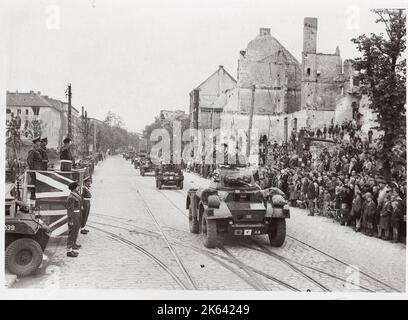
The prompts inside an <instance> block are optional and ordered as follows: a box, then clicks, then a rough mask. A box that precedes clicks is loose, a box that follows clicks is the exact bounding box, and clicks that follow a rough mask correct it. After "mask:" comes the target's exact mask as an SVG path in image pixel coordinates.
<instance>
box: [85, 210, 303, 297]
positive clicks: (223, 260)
mask: <svg viewBox="0 0 408 320" xmlns="http://www.w3.org/2000/svg"><path fill="white" fill-rule="evenodd" d="M108 217H109V216H106V215H103V218H104V219H105V218H108ZM115 219H117V220H118V221H115ZM112 220H113V221H115V222H119V223H122V224H124V225H128V226H130V227H132V229H128V228H124V227H121V226H117V225H113V224H107V223H99V222H95V221H90V222H91V223H97V224H99V225H103V226H106V227H111V228H117V229H120V230H127V231H129V232H132V231H134V230H135V229H134V228H135V227H136V228H137V226H135V225H133V224H130V223H128V222H129V219H124V218H119V217H115V218H114V219H112ZM112 220H111V221H112ZM120 220H126V222H124V221H120ZM131 221H135V220H131ZM142 229H143V228H142ZM143 230H144V229H143ZM180 231H181V230H180ZM137 233H139V232H137ZM141 233H142V234H144V235H147V236H151V237H154V238H156V239H160V235H159V234H158V233H156V232H150V233H149V234H147V233H144V232H141ZM168 239H169V240H171V241H172V242H173V244H174V245H178V246H181V247H184V248H186V249H190V250H193V251H194V252H197V253H199V254H202V255H205V256H206V257H208V258H210V259H211V260H213V261H214V262H216V263H218V264H220V265H221V266H222V267H223V268H225V269H226V270H229V271H230V272H232V273H233V274H234V275H236V276H237V277H238V278H240V279H241V280H242V281H244V282H245V283H247V284H248V285H249V286H251V287H252V288H253V289H255V290H258V291H265V290H267V291H269V290H270V289H269V288H267V286H266V285H260V284H259V280H256V281H254V276H253V275H248V273H256V274H259V275H260V276H263V277H264V278H266V279H268V280H270V281H272V282H274V283H276V284H278V285H280V286H281V287H283V288H286V289H289V290H290V291H295V292H300V291H301V290H299V289H298V288H296V287H294V286H292V285H291V284H289V283H287V282H285V281H283V280H280V279H278V278H276V277H274V276H272V275H270V274H267V273H265V272H263V271H261V270H258V269H256V268H253V267H251V266H249V265H246V264H245V263H243V262H238V264H237V261H238V259H237V258H236V257H233V256H232V254H231V253H230V255H231V256H230V257H228V256H223V255H220V254H218V253H216V252H213V251H212V250H208V249H203V248H199V247H196V246H193V245H187V244H185V243H183V242H181V241H180V240H178V239H175V238H172V237H168ZM231 265H232V266H231ZM234 267H235V268H234ZM237 268H238V270H237ZM244 268H245V269H246V270H247V272H244V271H243V269H244ZM245 273H246V274H245Z"/></svg>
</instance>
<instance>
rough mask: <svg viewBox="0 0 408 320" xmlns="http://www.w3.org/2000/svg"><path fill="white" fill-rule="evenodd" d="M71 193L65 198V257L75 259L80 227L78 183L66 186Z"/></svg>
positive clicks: (78, 246)
mask: <svg viewBox="0 0 408 320" xmlns="http://www.w3.org/2000/svg"><path fill="white" fill-rule="evenodd" d="M68 188H69V190H71V193H70V194H69V196H68V198H67V215H68V240H67V256H68V257H73V258H76V257H77V256H78V254H79V253H78V252H77V251H74V250H78V249H79V248H80V247H81V246H80V245H78V244H77V243H76V241H77V238H78V233H79V228H80V225H81V201H82V199H81V196H80V195H79V184H78V182H72V183H70V184H69V186H68Z"/></svg>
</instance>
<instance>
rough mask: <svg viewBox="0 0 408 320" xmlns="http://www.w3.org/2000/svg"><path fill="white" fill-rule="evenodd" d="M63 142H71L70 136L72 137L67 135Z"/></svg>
mask: <svg viewBox="0 0 408 320" xmlns="http://www.w3.org/2000/svg"><path fill="white" fill-rule="evenodd" d="M63 142H64V143H68V142H71V138H70V137H66V138H65V139H64V140H63Z"/></svg>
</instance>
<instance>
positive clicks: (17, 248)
mask: <svg viewBox="0 0 408 320" xmlns="http://www.w3.org/2000/svg"><path fill="white" fill-rule="evenodd" d="M42 258H43V251H42V249H41V246H40V244H39V243H38V242H37V241H35V240H33V239H29V238H22V239H18V240H15V241H13V242H12V243H11V244H10V245H9V246H8V247H7V249H6V253H5V262H6V268H7V269H8V270H9V271H10V272H11V273H13V274H15V275H17V276H19V277H24V276H28V275H30V274H32V273H33V272H34V271H35V270H37V269H38V267H39V266H40V264H41V262H42Z"/></svg>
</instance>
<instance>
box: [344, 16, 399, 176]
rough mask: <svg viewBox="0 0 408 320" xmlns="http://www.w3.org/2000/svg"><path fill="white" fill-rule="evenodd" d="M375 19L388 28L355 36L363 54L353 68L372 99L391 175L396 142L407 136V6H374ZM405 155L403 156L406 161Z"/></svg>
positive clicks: (386, 171)
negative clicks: (375, 8)
mask: <svg viewBox="0 0 408 320" xmlns="http://www.w3.org/2000/svg"><path fill="white" fill-rule="evenodd" d="M373 12H374V14H375V15H376V16H377V19H376V20H375V22H376V23H381V24H383V26H384V28H385V32H386V34H384V33H381V34H379V35H377V34H374V33H371V34H370V35H365V34H364V35H361V36H359V37H357V38H354V39H352V41H353V42H354V44H356V47H357V49H358V50H359V51H360V52H361V57H359V58H357V59H355V63H354V68H355V69H356V70H357V71H359V75H358V76H357V80H358V81H359V82H360V87H361V89H362V92H363V93H366V94H368V96H369V97H370V100H371V105H370V108H371V109H372V110H373V112H374V113H375V114H376V116H377V122H378V126H377V127H376V128H375V129H378V130H380V131H381V132H382V135H381V137H380V144H381V148H380V150H379V151H380V152H379V157H380V158H381V160H382V163H383V169H384V176H385V178H386V179H388V178H389V177H390V173H391V167H392V166H394V165H397V164H398V163H395V161H396V160H395V159H400V160H398V161H399V162H400V161H401V158H400V157H395V156H396V155H395V148H394V147H395V146H396V143H397V142H398V141H400V139H401V138H402V137H403V138H404V139H405V133H406V127H405V119H406V114H405V101H406V85H405V82H406V74H405V72H406V60H405V58H404V57H403V56H402V54H403V52H404V51H405V48H406V26H405V23H406V14H405V10H404V9H381V10H373ZM405 159H406V156H404V160H403V161H405V162H406V160H405Z"/></svg>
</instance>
